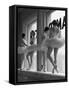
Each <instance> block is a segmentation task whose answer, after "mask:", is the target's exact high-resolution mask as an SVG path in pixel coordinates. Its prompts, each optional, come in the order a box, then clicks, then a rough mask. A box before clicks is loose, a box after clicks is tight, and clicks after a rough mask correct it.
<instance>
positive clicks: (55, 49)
mask: <svg viewBox="0 0 69 90" xmlns="http://www.w3.org/2000/svg"><path fill="white" fill-rule="evenodd" d="M57 53H58V48H54V63H55V65H56V68H57ZM52 73H54V68H53V70H52Z"/></svg>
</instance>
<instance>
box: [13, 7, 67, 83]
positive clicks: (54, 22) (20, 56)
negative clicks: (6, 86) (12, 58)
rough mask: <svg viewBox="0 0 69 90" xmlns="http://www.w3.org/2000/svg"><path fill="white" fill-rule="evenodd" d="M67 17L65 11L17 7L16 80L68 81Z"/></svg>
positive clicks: (19, 81) (21, 81)
mask: <svg viewBox="0 0 69 90" xmlns="http://www.w3.org/2000/svg"><path fill="white" fill-rule="evenodd" d="M66 22H67V16H66V9H64V8H48V7H47V8H46V7H45V8H40V7H33V6H32V7H29V6H28V7H27V6H24V7H22V6H21V7H20V6H18V7H17V8H16V24H15V25H16V34H14V35H16V38H15V36H14V38H15V39H16V52H17V53H16V55H17V56H16V62H15V63H16V64H15V65H16V66H15V67H16V70H15V71H16V81H17V82H18V83H26V82H33V83H34V82H41V81H44V82H52V81H63V80H66V78H67V76H66V73H67V70H66V69H67V67H66V66H67V58H66V46H67V45H66V43H67V42H66V41H67V40H66V39H67V38H66V33H67V25H66Z"/></svg>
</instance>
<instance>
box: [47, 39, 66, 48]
mask: <svg viewBox="0 0 69 90" xmlns="http://www.w3.org/2000/svg"><path fill="white" fill-rule="evenodd" d="M64 43H65V40H64V38H62V37H61V38H52V39H47V40H46V46H47V47H52V48H60V47H62V46H63V45H64Z"/></svg>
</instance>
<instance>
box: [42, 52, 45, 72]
mask: <svg viewBox="0 0 69 90" xmlns="http://www.w3.org/2000/svg"><path fill="white" fill-rule="evenodd" d="M42 55H43V71H44V72H45V52H44V51H42Z"/></svg>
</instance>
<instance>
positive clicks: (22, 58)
mask: <svg viewBox="0 0 69 90" xmlns="http://www.w3.org/2000/svg"><path fill="white" fill-rule="evenodd" d="M21 47H22V48H23V49H26V47H28V45H27V41H26V39H25V33H22V42H21V44H20V46H19V49H21ZM24 59H25V55H24V54H23V53H22V54H21V67H20V68H19V70H20V69H23V67H22V63H24Z"/></svg>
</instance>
